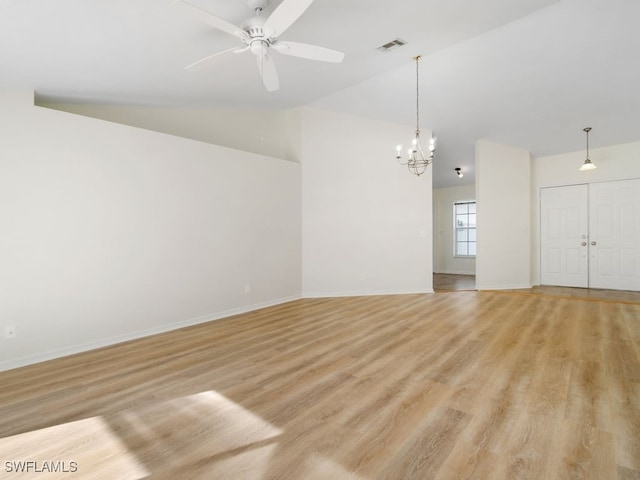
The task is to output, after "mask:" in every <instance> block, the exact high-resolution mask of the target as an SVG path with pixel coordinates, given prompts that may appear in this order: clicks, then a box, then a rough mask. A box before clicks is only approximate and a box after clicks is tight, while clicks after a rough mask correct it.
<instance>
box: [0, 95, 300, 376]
mask: <svg viewBox="0 0 640 480" xmlns="http://www.w3.org/2000/svg"><path fill="white" fill-rule="evenodd" d="M300 208H301V207H300V164H298V163H293V162H288V161H284V160H279V159H276V158H272V157H266V156H261V155H257V154H254V153H247V152H242V151H239V150H234V149H230V148H226V147H220V146H215V145H211V144H208V143H203V142H198V141H193V140H189V139H184V138H179V137H177V136H172V135H166V134H163V133H157V132H151V131H148V130H141V129H138V128H132V127H130V126H125V125H119V124H116V123H110V122H105V121H102V120H96V119H93V118H88V117H83V116H79V115H72V114H69V113H65V112H60V111H56V110H51V109H46V108H40V107H35V106H33V93H32V92H0V218H2V235H0V265H2V268H1V269H0V292H1V297H2V298H1V301H0V328H1V329H2V331H4V327H5V326H6V325H15V327H16V331H17V337H16V338H14V339H10V340H7V339H4V338H0V370H2V369H7V368H12V367H16V366H19V365H23V364H27V363H33V362H36V361H41V360H45V359H48V358H53V357H57V356H61V355H65V354H69V353H73V352H77V351H82V350H86V349H90V348H95V347H98V346H102V345H108V344H111V343H115V342H118V341H123V340H127V339H130V338H136V337H139V336H144V335H148V334H151V333H157V332H160V331H165V330H170V329H173V328H178V327H180V326H184V325H189V324H193V323H199V322H203V321H208V320H211V319H215V318H219V317H222V316H227V315H230V314H233V313H238V312H241V311H247V310H252V309H255V308H258V307H260V306H264V305H269V304H273V303H278V302H282V301H286V300H290V299H292V298H298V297H299V296H300V295H301V278H300V272H301V243H302V242H301V224H300V222H301V211H300Z"/></svg>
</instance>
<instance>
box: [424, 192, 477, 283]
mask: <svg viewBox="0 0 640 480" xmlns="http://www.w3.org/2000/svg"><path fill="white" fill-rule="evenodd" d="M475 199H476V191H475V185H462V186H460V187H450V188H435V189H434V190H433V206H434V218H433V225H434V232H435V236H434V243H435V245H434V266H435V268H434V271H435V272H436V273H451V274H461V275H475V273H476V259H475V258H461V257H456V256H455V255H454V241H453V240H454V227H453V223H454V222H453V204H454V202H459V201H465V200H475Z"/></svg>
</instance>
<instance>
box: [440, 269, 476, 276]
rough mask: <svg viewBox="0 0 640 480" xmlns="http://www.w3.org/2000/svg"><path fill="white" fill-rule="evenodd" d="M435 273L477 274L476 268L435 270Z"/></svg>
mask: <svg viewBox="0 0 640 480" xmlns="http://www.w3.org/2000/svg"><path fill="white" fill-rule="evenodd" d="M433 273H436V274H437V273H443V274H445V275H475V274H476V271H475V270H470V271H469V270H466V271H459V270H441V271H439V272H433Z"/></svg>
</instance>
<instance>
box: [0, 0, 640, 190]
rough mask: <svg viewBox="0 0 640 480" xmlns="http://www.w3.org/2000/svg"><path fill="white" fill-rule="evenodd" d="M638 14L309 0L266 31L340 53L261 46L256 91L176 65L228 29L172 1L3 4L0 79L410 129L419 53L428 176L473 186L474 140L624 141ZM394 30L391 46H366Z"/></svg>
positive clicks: (219, 67) (208, 5) (532, 4)
mask: <svg viewBox="0 0 640 480" xmlns="http://www.w3.org/2000/svg"><path fill="white" fill-rule="evenodd" d="M191 1H192V3H194V4H197V5H199V6H200V7H202V8H204V9H206V10H208V11H210V12H212V13H214V14H215V15H217V16H219V17H222V18H224V19H226V20H228V21H230V22H232V23H234V24H240V23H242V21H243V20H245V19H246V18H248V17H249V16H250V15H251V13H252V12H251V10H250V9H249V8H248V6H247V3H246V0H191ZM280 1H281V0H272V1H271V5H270V6H269V7H268V9H267V12H266V14H267V15H268V14H269V13H270V11H272V10H273V9H274V8H275V7H276V6H277V5H278V4H279V3H280ZM638 18H640V2H639V1H638V0H561V1H558V0H519V1H517V2H514V1H513V0H485V1H483V2H478V1H474V0H446V1H445V0H439V1H436V0H394V1H390V0H315V2H314V3H312V4H311V6H310V7H309V9H308V10H307V11H306V12H305V13H304V14H303V15H302V16H301V17H300V18H299V19H298V21H297V22H296V23H294V25H293V26H292V27H291V28H289V29H288V30H287V31H286V32H285V34H283V35H282V37H281V40H291V41H299V42H305V43H312V44H317V45H321V46H325V47H328V48H333V49H336V50H341V51H343V52H345V54H346V57H345V60H344V62H343V63H342V64H329V63H321V62H313V61H309V60H305V59H300V58H294V57H289V56H284V55H279V54H278V53H274V54H273V57H274V61H275V63H276V65H277V68H278V71H279V75H280V85H281V89H280V90H279V91H276V92H272V93H266V92H264V91H263V89H262V87H261V82H260V78H259V75H258V73H257V71H256V65H255V62H254V61H252V59H251V58H247V57H244V56H242V55H238V56H235V55H231V56H228V57H225V58H220V60H219V61H217V62H215V63H214V64H213V65H212V66H211V68H209V69H207V70H203V71H199V72H191V71H186V70H185V69H184V67H185V66H186V65H188V64H190V63H193V62H194V61H196V60H199V59H200V58H202V57H205V56H207V55H210V54H212V53H215V52H217V51H220V50H224V49H227V48H231V47H234V46H237V45H238V40H237V39H235V38H234V37H232V36H229V35H227V34H225V33H222V32H219V31H217V30H215V29H213V28H212V27H210V26H208V25H206V24H204V23H203V22H202V21H201V20H200V19H198V18H196V17H194V16H193V15H192V14H191V12H189V11H188V9H187V8H185V7H183V6H181V5H180V4H179V3H177V2H175V1H174V0H94V1H86V0H57V1H55V2H52V1H50V0H3V1H2V2H1V3H0V88H29V89H33V90H34V91H35V92H36V95H37V96H38V97H39V98H40V99H41V100H43V101H48V102H82V103H104V104H113V105H149V106H176V107H203V108H209V107H210V108H255V109H277V110H282V109H289V108H293V107H297V106H300V105H309V104H310V105H315V106H318V107H321V108H328V109H333V110H337V111H341V112H345V113H352V114H356V115H362V116H367V117H371V118H378V119H383V120H388V121H392V122H397V123H403V124H407V125H408V127H411V126H412V125H413V122H414V118H415V111H414V108H415V97H414V96H415V84H414V82H415V77H414V75H415V73H414V72H415V65H414V63H413V60H412V57H413V56H415V55H417V54H420V55H422V56H423V59H422V61H421V87H420V88H421V92H420V93H421V126H422V127H423V128H424V129H433V130H434V131H435V133H436V135H437V136H438V139H439V145H438V152H437V155H436V163H435V164H434V185H435V186H439V187H445V186H453V185H459V184H462V183H472V182H473V180H474V171H473V166H474V144H475V141H476V140H477V139H479V138H485V139H488V140H493V141H497V142H501V143H505V144H508V145H512V146H516V147H521V148H525V149H529V150H531V152H532V154H533V155H534V156H539V155H550V154H556V153H564V152H567V151H573V150H579V149H581V148H583V146H584V133H583V132H582V128H583V127H585V126H591V127H593V131H592V133H591V145H592V146H593V147H594V148H597V147H598V146H605V145H611V144H616V143H624V142H630V141H637V140H640V128H639V127H640V94H639V93H638V85H640V62H638V58H639V57H640V29H638V28H637V19H638ZM395 38H400V39H402V40H404V41H406V42H407V45H405V46H404V47H400V48H398V49H396V50H394V51H390V52H384V53H383V52H380V51H378V50H377V47H379V46H380V45H382V44H384V43H387V42H388V41H390V40H393V39H395ZM411 135H412V128H408V133H407V137H408V138H409V137H410V136H411ZM402 140H403V139H399V143H400V142H402ZM394 147H395V145H390V148H389V157H390V159H391V161H393V154H394ZM455 167H462V168H463V171H465V173H466V176H465V177H464V178H463V179H462V180H459V179H458V178H457V177H456V175H455V173H454V171H453V169H454V168H455ZM576 168H577V167H576Z"/></svg>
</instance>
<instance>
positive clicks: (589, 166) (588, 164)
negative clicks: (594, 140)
mask: <svg viewBox="0 0 640 480" xmlns="http://www.w3.org/2000/svg"><path fill="white" fill-rule="evenodd" d="M582 130H584V132H585V133H586V134H587V158H586V159H585V160H584V163H583V164H582V166H581V167H580V171H581V172H584V171H585V170H594V169H596V168H598V167H596V164H595V163H593V162H592V161H591V159H590V158H589V132H590V131H591V127H586V128H583V129H582Z"/></svg>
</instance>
